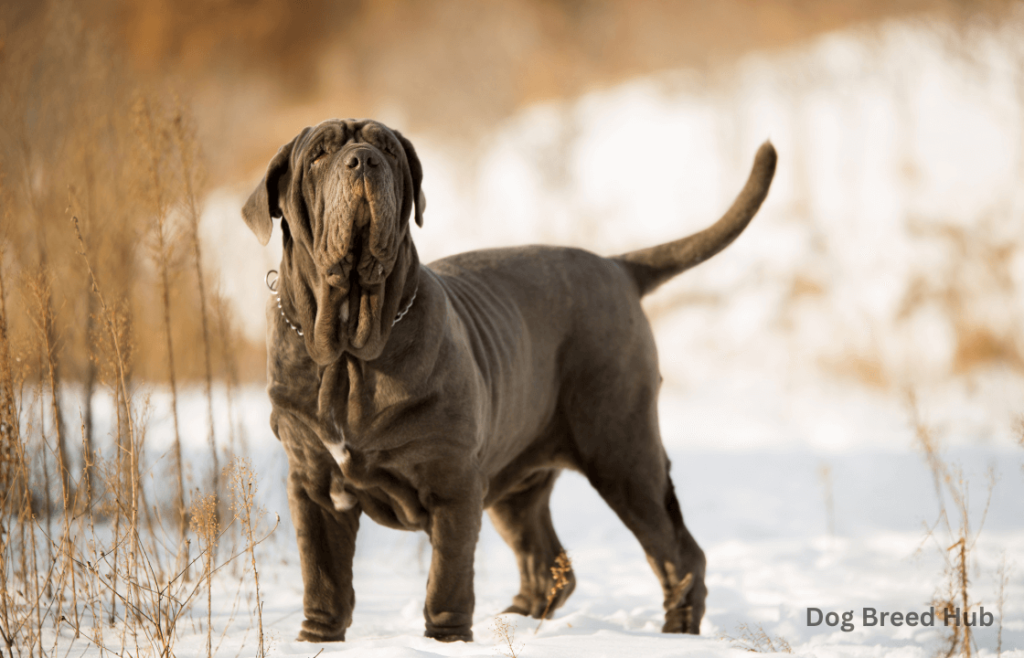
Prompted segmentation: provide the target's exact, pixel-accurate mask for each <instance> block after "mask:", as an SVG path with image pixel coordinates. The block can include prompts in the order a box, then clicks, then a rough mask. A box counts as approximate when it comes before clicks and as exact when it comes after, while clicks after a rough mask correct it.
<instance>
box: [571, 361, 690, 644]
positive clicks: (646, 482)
mask: <svg viewBox="0 0 1024 658" xmlns="http://www.w3.org/2000/svg"><path fill="white" fill-rule="evenodd" d="M657 389H658V385H657V383H656V380H655V381H653V382H650V385H648V386H644V385H642V384H639V383H637V382H636V381H635V378H634V385H633V386H631V387H629V388H628V389H625V390H624V389H621V388H620V389H618V390H617V391H615V390H612V391H610V392H609V391H608V390H605V391H603V392H602V393H600V394H593V392H591V393H592V395H591V396H590V397H589V399H588V402H587V404H586V405H580V406H579V407H577V412H576V413H570V414H569V417H570V425H571V427H572V433H573V435H574V437H577V440H576V443H577V446H578V447H579V448H580V456H581V460H580V461H581V463H580V466H581V470H582V471H583V473H584V475H586V476H587V479H588V480H589V481H590V483H591V485H593V487H594V488H595V489H596V490H597V491H598V493H599V494H600V495H601V497H602V498H604V500H605V502H607V503H608V505H609V506H610V507H611V508H612V509H613V510H614V511H615V513H616V514H618V516H619V518H620V519H622V521H623V523H625V524H626V527H628V528H629V529H630V530H631V531H632V532H633V534H634V535H636V538H637V539H638V540H639V541H640V545H641V546H642V547H643V549H644V552H645V553H646V554H647V560H648V562H649V563H650V564H651V567H652V568H653V569H654V573H655V574H656V575H657V577H658V580H659V581H660V582H661V586H662V590H663V592H664V597H665V601H664V604H665V624H664V626H663V627H662V631H663V632H665V633H693V634H697V633H699V632H700V621H701V618H702V617H703V616H704V599H705V597H706V596H707V589H706V587H705V585H704V570H705V565H706V562H705V558H704V552H703V551H702V550H701V549H700V547H699V546H698V545H697V542H696V541H694V539H693V537H692V536H691V535H690V532H689V531H688V530H687V529H686V525H685V524H684V523H683V516H682V513H681V512H680V509H679V502H678V500H677V499H676V495H675V490H674V487H673V486H672V480H671V478H670V477H669V461H668V457H667V455H666V454H665V449H664V447H663V446H662V443H661V437H660V434H659V432H658V417H657V408H656V401H657ZM613 398H614V399H613Z"/></svg>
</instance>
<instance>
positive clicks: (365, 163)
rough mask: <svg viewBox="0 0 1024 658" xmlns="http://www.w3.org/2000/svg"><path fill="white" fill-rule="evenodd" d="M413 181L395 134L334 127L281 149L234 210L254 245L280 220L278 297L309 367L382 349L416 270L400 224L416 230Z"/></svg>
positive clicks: (407, 153) (359, 125)
mask: <svg viewBox="0 0 1024 658" xmlns="http://www.w3.org/2000/svg"><path fill="white" fill-rule="evenodd" d="M422 179H423V170H422V168H421V167H420V161H419V159H418V158H417V157H416V151H415V149H413V147H412V144H411V143H410V142H409V140H407V139H405V138H404V137H403V136H402V135H401V134H399V133H398V132H397V131H394V130H390V129H389V128H387V127H386V126H384V125H382V124H380V123H377V122H376V121H355V120H351V119H350V120H346V121H342V120H338V119H335V120H331V121H325V122H323V123H321V124H320V125H318V126H316V127H314V128H306V129H305V130H303V131H302V132H301V133H300V134H299V136H298V137H296V138H295V139H293V140H292V141H291V142H289V143H288V144H285V145H284V146H282V147H281V149H280V150H279V151H278V152H277V155H275V156H274V159H273V160H271V161H270V166H269V167H267V175H266V176H265V177H264V178H263V180H262V181H261V182H260V184H259V186H257V188H256V190H255V191H254V192H253V193H252V195H251V196H250V197H249V200H248V201H247V202H246V204H245V207H244V208H243V209H242V216H243V217H244V218H245V222H246V223H247V224H248V225H249V228H251V229H252V230H253V232H254V233H255V234H256V236H257V237H258V238H259V240H260V242H262V243H263V244H264V245H265V244H267V242H269V241H270V234H271V231H272V229H273V218H275V217H281V229H282V231H283V232H284V257H283V258H282V260H281V272H280V280H279V281H280V282H279V284H278V285H279V288H278V292H279V293H280V295H281V303H282V306H283V309H284V312H285V314H286V315H287V317H288V318H289V319H290V320H291V321H292V322H296V323H297V324H298V325H299V326H301V327H302V330H303V335H304V338H305V341H306V349H307V351H308V352H309V354H310V356H311V357H312V358H313V360H314V361H316V362H317V363H319V364H321V365H327V364H330V363H333V362H334V361H336V360H337V359H338V358H339V357H340V356H341V354H342V353H343V352H349V353H351V354H353V355H355V356H357V357H358V358H361V359H367V360H369V359H374V358H376V357H377V356H379V355H380V353H381V352H382V351H383V349H384V344H385V343H386V342H387V339H388V337H389V336H390V334H391V325H392V322H393V321H394V318H395V316H396V315H397V313H398V311H399V304H400V303H401V297H402V292H403V290H404V289H405V283H406V278H407V277H408V276H409V275H410V274H411V272H410V270H411V269H412V265H413V264H414V263H415V262H416V256H415V251H414V249H413V246H412V241H411V239H410V237H409V218H410V217H411V216H413V214H414V213H415V218H416V223H417V224H419V225H420V226H422V225H423V210H424V207H425V200H424V197H423V192H422V191H421V189H420V184H421V181H422Z"/></svg>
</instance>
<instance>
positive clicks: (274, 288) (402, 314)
mask: <svg viewBox="0 0 1024 658" xmlns="http://www.w3.org/2000/svg"><path fill="white" fill-rule="evenodd" d="M270 275H274V278H273V280H271V278H270ZM277 280H278V275H277V270H270V271H269V272H267V276H266V278H265V279H264V281H265V282H266V284H267V287H268V288H270V292H272V293H274V296H275V297H277V310H278V311H280V312H281V317H282V318H284V321H285V324H287V325H288V326H289V327H291V329H292V331H294V332H295V333H297V334H298V335H299V336H302V335H303V334H302V329H299V328H298V327H297V326H296V325H294V324H292V321H291V320H289V319H288V316H287V315H285V313H284V307H282V306H281V293H279V292H278V291H277ZM419 291H420V287H419V284H417V285H416V289H415V290H413V291H412V297H410V298H409V303H408V304H406V305H405V308H403V309H402V310H401V311H399V312H398V315H396V316H395V319H394V321H393V322H392V323H391V326H392V327H393V326H395V325H396V324H398V322H399V321H400V320H401V319H402V318H404V317H405V315H406V314H407V313H408V312H409V310H410V309H411V308H412V304H413V302H415V301H416V294H417V293H418V292H419Z"/></svg>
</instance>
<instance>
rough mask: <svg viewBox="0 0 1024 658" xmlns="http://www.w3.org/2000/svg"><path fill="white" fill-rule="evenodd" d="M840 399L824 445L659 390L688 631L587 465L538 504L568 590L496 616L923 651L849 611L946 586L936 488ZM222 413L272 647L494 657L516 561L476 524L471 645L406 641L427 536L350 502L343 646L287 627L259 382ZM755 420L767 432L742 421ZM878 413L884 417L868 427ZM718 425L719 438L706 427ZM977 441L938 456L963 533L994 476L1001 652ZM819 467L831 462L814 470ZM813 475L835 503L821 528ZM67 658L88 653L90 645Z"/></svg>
mask: <svg viewBox="0 0 1024 658" xmlns="http://www.w3.org/2000/svg"><path fill="white" fill-rule="evenodd" d="M843 393H844V391H843V390H835V391H831V392H830V396H831V397H832V398H833V399H834V400H841V399H842V397H843ZM790 397H792V396H790ZM850 397H851V410H850V413H849V414H848V415H846V416H842V415H838V416H836V417H835V420H836V421H837V422H842V423H844V424H848V427H847V428H846V430H847V431H848V432H849V433H850V435H851V436H853V437H855V438H857V440H855V441H854V442H852V443H851V444H849V445H846V446H841V447H836V448H833V449H827V448H822V447H816V446H815V445H813V444H812V443H810V442H807V441H802V440H800V436H801V434H802V432H803V431H804V430H802V429H801V428H800V427H799V425H800V424H802V423H803V421H800V422H799V423H798V422H795V421H794V418H796V417H797V416H799V417H801V418H803V416H804V414H803V411H802V410H800V409H798V410H796V411H795V412H793V413H792V414H791V412H790V411H787V410H786V408H785V406H786V405H785V403H784V401H783V400H782V399H781V397H780V398H778V399H765V397H764V392H760V393H757V394H756V395H755V396H749V395H748V394H746V393H744V392H743V391H736V392H734V394H732V395H729V394H726V393H724V392H723V393H719V394H717V395H711V396H708V395H695V396H687V395H686V394H685V393H681V392H678V391H672V390H669V391H666V392H665V393H664V394H663V396H662V401H661V409H662V416H663V418H664V420H663V435H664V441H665V444H666V446H667V448H668V451H669V454H670V456H671V459H672V463H673V467H672V476H673V479H674V481H675V486H676V491H677V494H678V495H679V498H680V502H681V504H682V507H683V514H684V518H685V520H686V523H687V525H688V527H689V528H690V530H691V532H692V533H693V535H694V536H695V537H696V539H697V540H698V542H699V543H700V544H701V545H702V547H703V548H704V550H705V552H706V553H707V557H708V575H707V583H708V587H709V596H708V599H707V614H706V616H705V618H704V622H703V625H702V629H701V630H702V636H701V637H689V636H687V637H681V636H670V635H663V634H662V633H660V631H659V629H660V627H661V623H662V609H661V592H660V588H659V586H658V584H657V581H656V580H655V578H654V575H653V573H652V572H651V570H650V568H649V567H648V565H647V562H646V559H645V557H644V554H643V551H642V550H641V548H640V546H639V544H638V543H637V541H636V540H635V539H634V538H633V536H632V535H631V534H630V533H629V531H628V530H627V529H626V528H625V526H624V525H622V523H621V522H620V521H619V520H618V518H617V517H616V516H615V515H614V514H613V513H612V512H611V510H610V509H609V508H608V507H607V506H606V505H605V504H604V502H603V501H602V500H601V499H600V498H599V497H598V496H597V494H596V493H595V492H594V491H593V489H591V487H590V485H589V484H588V483H587V482H586V481H585V479H584V478H583V477H582V476H580V475H578V474H575V473H571V472H567V473H564V474H563V475H562V477H561V479H560V480H559V483H558V484H557V486H556V488H555V493H554V497H553V501H552V512H553V517H554V523H555V527H556V530H557V531H558V533H559V536H560V538H561V540H562V543H563V544H564V545H565V546H566V549H567V551H568V553H569V555H570V557H571V558H572V560H573V567H574V569H575V571H576V576H577V580H578V582H577V588H576V591H575V592H574V594H573V595H572V596H571V597H570V599H569V600H568V602H567V603H566V604H565V606H564V607H563V608H561V609H560V610H558V611H557V613H556V615H555V618H554V619H552V620H549V621H545V622H544V624H543V626H542V627H541V629H540V632H539V633H537V634H534V630H535V629H536V628H537V621H536V620H533V619H527V618H523V617H518V616H515V615H508V616H506V617H505V619H506V620H507V621H508V622H509V623H510V624H512V625H513V628H514V630H515V645H514V646H515V647H516V655H517V656H570V657H571V656H581V657H582V656H588V657H589V656H633V655H637V656H645V657H648V656H650V657H655V656H685V655H694V656H708V655H710V656H725V655H735V656H739V655H741V654H740V653H738V649H737V648H736V647H737V646H739V645H738V643H736V642H731V641H729V640H728V639H722V636H723V635H728V636H731V637H734V638H739V637H740V636H741V629H740V626H741V625H743V624H745V625H747V627H748V628H751V629H753V630H756V629H758V628H760V629H763V630H764V632H765V633H767V634H768V636H769V637H770V638H772V640H773V641H775V642H776V643H778V640H779V638H782V639H784V640H785V641H786V642H788V644H789V645H790V646H791V647H792V651H793V652H794V653H796V654H798V655H807V656H930V655H932V654H933V653H934V652H935V650H937V649H938V648H939V646H940V645H941V639H940V638H941V636H942V635H943V633H944V632H945V630H946V629H945V628H943V627H942V626H941V620H940V623H939V625H937V626H936V627H932V628H921V627H917V628H911V627H908V626H905V625H904V626H901V627H893V626H891V625H888V624H887V625H886V626H885V627H881V626H875V627H865V626H864V625H863V610H864V609H865V608H873V609H875V610H876V611H878V612H879V613H880V612H887V613H892V612H903V613H907V612H915V611H916V612H919V613H920V612H925V611H927V610H928V608H929V601H930V600H931V599H932V597H933V596H934V595H936V594H937V593H940V590H941V586H942V585H944V584H945V583H946V582H947V579H946V576H945V575H944V573H943V569H944V562H943V558H942V553H943V549H945V548H946V547H948V546H949V545H950V544H952V543H953V539H952V538H951V537H950V536H949V535H948V534H946V533H945V532H944V531H941V530H937V531H936V532H935V535H934V537H933V538H931V539H929V538H928V536H927V532H926V526H932V525H934V524H935V522H936V520H937V518H938V503H937V497H936V494H935V488H934V483H933V479H932V476H931V474H930V472H929V470H928V468H927V466H926V464H925V461H924V459H923V457H922V456H921V454H920V452H919V451H917V450H915V449H914V447H913V431H912V428H911V427H910V425H909V423H908V422H907V420H906V418H901V417H900V416H901V412H900V411H899V410H893V409H891V408H888V407H887V405H886V404H885V401H884V399H881V398H878V399H871V398H870V397H864V396H860V398H859V399H858V396H857V395H856V390H855V389H853V390H852V391H851V395H850ZM758 400H760V402H761V404H762V405H764V406H765V407H770V408H772V409H773V411H774V412H775V415H774V418H770V419H769V418H764V417H758V414H757V412H755V414H754V415H753V416H752V417H746V416H745V411H746V409H748V408H750V407H751V406H756V402H757V401H758ZM152 401H153V404H154V409H153V416H152V420H153V423H154V427H159V424H160V419H161V416H162V415H164V414H166V409H163V411H162V410H161V406H164V405H162V404H161V402H164V403H166V397H165V396H162V395H155V396H153V398H152ZM805 402H806V403H807V404H808V405H812V404H814V401H813V400H805ZM204 405H205V400H204V399H203V398H202V397H201V396H199V395H197V394H190V395H186V396H185V397H184V403H183V405H182V416H183V417H184V418H186V419H195V421H194V424H195V428H194V431H193V430H190V429H189V427H188V426H189V425H190V424H192V423H191V420H190V422H187V423H186V427H185V429H184V431H185V435H186V436H192V437H200V438H202V437H204V436H205V433H204V432H202V431H201V423H202V420H201V419H202V418H203V417H204V413H205V407H204ZM837 406H839V407H841V406H842V403H841V402H840V403H837ZM239 409H240V416H241V424H242V425H243V427H244V433H245V435H246V437H247V441H248V446H249V447H248V452H249V454H250V456H251V458H252V460H253V463H254V466H255V468H256V470H257V471H258V473H259V474H260V492H261V493H260V503H262V504H263V505H264V506H265V507H266V509H267V512H268V517H269V520H270V522H271V523H272V522H273V517H274V515H275V514H279V515H280V516H281V520H282V521H281V525H280V527H279V528H278V530H277V531H276V533H275V534H274V535H273V537H272V539H271V540H270V541H268V542H266V543H265V544H263V545H261V546H260V547H259V549H258V553H257V557H258V561H259V571H260V582H261V588H262V598H263V601H264V608H263V619H264V627H265V631H266V636H267V643H268V646H269V647H270V655H272V656H274V655H277V656H303V657H309V656H313V655H314V654H316V653H317V652H319V651H320V650H321V649H323V653H322V654H321V655H323V656H329V655H334V654H341V653H346V655H353V656H389V657H390V656H397V657H424V656H434V655H439V656H449V655H450V656H495V655H502V653H505V655H508V653H507V647H506V650H505V651H504V652H503V651H502V648H503V646H504V645H503V644H501V642H500V640H499V639H498V638H496V637H495V633H494V615H495V614H496V613H497V612H499V611H500V610H502V609H503V608H504V607H505V606H507V605H508V604H509V602H510V600H511V596H512V595H513V594H514V593H515V592H516V591H517V590H518V582H519V581H518V572H517V571H516V566H515V561H514V559H513V555H512V552H511V550H509V549H508V548H507V547H506V546H505V544H504V543H503V541H502V540H501V539H500V538H499V537H498V535H497V534H496V533H495V531H494V530H493V528H492V527H491V526H490V523H489V521H487V522H485V526H484V531H483V533H482V536H481V538H480V542H479V545H478V547H477V553H476V581H475V585H476V613H475V619H476V622H475V625H474V634H475V641H474V642H473V643H468V644H467V643H455V644H442V643H438V642H436V641H433V640H429V639H426V638H424V637H423V636H422V635H423V615H422V609H423V602H424V592H425V587H426V567H427V564H428V563H429V550H430V549H429V546H428V545H427V543H426V540H425V536H424V535H422V533H405V532H400V531H395V530H390V529H386V528H383V527H380V526H377V525H375V524H374V523H373V522H372V521H370V520H369V519H366V518H365V517H364V519H363V524H362V527H361V529H360V534H359V540H358V548H357V554H356V560H355V568H354V573H355V589H356V600H357V603H356V610H355V618H354V621H353V624H352V626H351V628H350V629H349V631H348V636H347V641H346V642H344V643H338V644H326V645H322V646H321V645H311V644H307V643H302V642H295V641H293V640H294V637H295V635H296V634H297V632H298V629H299V623H300V622H301V620H302V584H301V577H300V573H299V568H298V554H297V549H296V546H295V540H294V535H293V532H294V531H293V529H292V527H291V524H290V523H289V521H288V512H287V501H286V499H285V496H284V479H285V475H286V473H287V465H286V463H285V459H284V453H283V450H282V449H281V448H280V446H279V445H278V444H277V441H276V440H275V439H274V438H273V436H272V435H271V433H270V430H269V428H268V427H267V422H266V421H267V418H268V416H269V413H270V407H269V402H268V401H267V400H266V398H265V394H264V393H263V391H261V390H259V389H258V388H251V389H248V390H246V391H244V394H243V395H242V396H241V400H239ZM828 413H829V412H828V411H827V410H826V411H822V414H823V415H828ZM222 420H223V419H222ZM755 426H765V427H767V431H757V430H752V429H751V428H752V427H755ZM884 426H889V427H888V430H887V431H879V428H881V427H884ZM151 433H152V432H151ZM218 433H219V434H220V435H221V436H224V435H225V434H226V425H222V426H218ZM728 433H731V434H732V436H733V439H734V440H733V441H731V442H726V441H719V440H717V439H716V435H719V434H728ZM766 437H767V438H766ZM779 437H791V438H792V439H793V440H791V441H780V440H778V438H779ZM977 443H978V444H980V443H981V441H980V440H979V441H978V442H977ZM978 444H975V445H970V446H959V447H954V448H950V449H948V450H947V451H945V453H944V456H945V457H946V458H947V461H948V462H949V463H951V464H959V465H960V466H961V467H962V469H963V473H964V476H965V478H966V479H967V481H968V482H969V484H970V493H971V520H972V523H973V525H972V530H974V531H978V530H979V527H978V526H979V522H980V520H981V512H982V509H983V508H984V505H985V498H986V492H987V486H988V485H987V472H988V470H989V469H994V471H995V472H996V474H997V475H998V476H999V479H998V481H997V483H996V485H995V486H994V488H993V489H992V497H991V502H990V505H989V510H988V516H987V519H986V520H985V523H984V526H983V527H982V528H980V532H979V533H978V535H977V541H976V544H975V547H974V550H973V554H972V560H973V567H972V570H971V573H970V576H971V585H970V595H971V599H972V604H973V605H976V606H984V609H985V610H986V611H992V612H995V611H996V609H997V605H998V598H999V595H998V587H997V582H996V580H997V579H996V573H997V569H998V567H999V564H1000V562H1001V561H1003V560H1005V562H1006V564H1008V565H1011V567H1012V571H1011V573H1010V575H1011V578H1010V582H1009V584H1008V585H1007V586H1006V587H1005V590H1004V593H1003V600H1004V602H1003V608H1002V617H1001V622H1002V629H1001V643H1002V650H1003V655H1008V656H1021V655H1024V651H1022V649H1024V577H1022V572H1024V528H1022V524H1021V518H1022V517H1021V511H1022V504H1021V501H1022V500H1024V454H1022V452H1024V451H1021V450H1020V449H1019V448H1016V447H1014V446H1010V445H1007V444H1006V443H1002V442H990V443H988V444H985V445H978ZM162 449H163V446H161V444H160V443H159V440H158V439H157V438H156V436H154V438H153V440H152V441H151V443H149V444H148V448H147V450H148V454H149V456H150V459H152V460H154V461H158V460H159V459H160V456H161V454H162V453H161V450H162ZM188 453H189V455H190V456H191V457H192V463H193V465H194V467H193V468H194V470H193V473H192V476H193V478H195V480H196V481H198V482H203V481H204V480H205V479H206V477H207V474H206V473H205V472H204V471H203V469H202V467H201V466H199V464H203V463H204V460H203V456H204V453H205V445H204V444H203V442H202V441H201V440H198V439H197V440H195V441H194V442H193V443H192V444H191V445H190V446H189V449H188ZM822 467H827V469H828V473H829V475H828V478H827V480H828V483H829V484H828V485H826V480H825V478H823V476H822ZM826 487H827V489H826ZM826 490H828V491H830V494H831V499H832V512H831V518H832V521H831V524H832V526H833V528H832V531H830V527H829V526H830V513H829V511H828V510H829V507H828V503H827V499H828V496H827V494H826ZM947 504H948V501H947ZM950 513H951V514H952V513H953V511H952V510H950ZM954 523H955V518H954ZM239 566H240V565H239ZM239 588H240V584H239V581H238V567H237V566H236V568H233V569H228V570H227V571H226V572H225V573H224V574H223V575H222V576H221V577H219V578H218V579H215V581H214V605H213V608H214V628H215V633H214V637H215V644H216V642H217V640H216V638H218V637H221V638H222V639H221V640H220V642H221V645H220V650H219V653H218V655H227V656H233V655H236V654H239V655H243V656H244V655H255V650H256V649H255V645H256V630H255V618H254V616H253V614H252V608H253V605H254V600H253V598H252V596H253V588H252V582H251V578H247V581H246V582H245V583H244V585H243V586H242V590H241V591H242V594H241V599H240V601H241V602H240V603H239ZM236 608H237V610H236ZM808 608H817V609H820V610H822V612H823V613H828V612H830V611H835V612H838V613H843V612H846V611H854V613H855V615H854V617H853V629H852V630H851V631H850V632H844V631H842V630H840V628H839V627H834V628H829V627H828V626H827V625H826V624H825V623H822V624H821V625H820V626H817V627H809V626H808V624H807V614H808V613H807V609H808ZM205 616H206V611H205V603H202V602H200V603H197V604H196V605H195V606H194V607H193V610H192V613H191V621H190V622H188V623H186V624H183V625H182V628H184V629H186V630H184V631H183V632H182V638H181V640H180V641H179V642H178V643H177V644H176V646H175V655H177V656H179V657H189V658H191V657H193V656H195V657H199V656H205V655H206V653H205V652H206V645H205V642H206V640H205V630H204V627H203V623H204V620H205ZM975 633H976V641H977V645H978V648H979V649H980V650H981V652H982V655H993V654H994V653H995V649H996V647H997V642H998V641H999V639H1000V638H999V637H998V635H999V633H1000V629H999V624H998V621H997V620H996V619H993V625H992V626H991V627H978V628H977V629H975ZM76 646H78V647H81V646H82V645H81V644H78V645H76ZM777 646H779V647H781V644H777ZM73 653H74V652H73ZM84 653H85V655H95V654H94V652H93V650H92V649H90V650H86V651H84Z"/></svg>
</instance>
